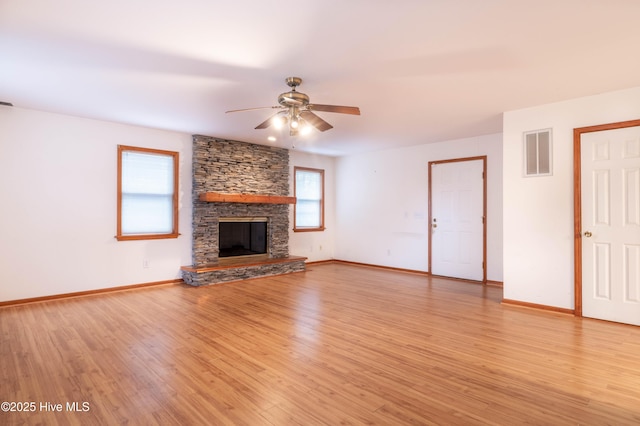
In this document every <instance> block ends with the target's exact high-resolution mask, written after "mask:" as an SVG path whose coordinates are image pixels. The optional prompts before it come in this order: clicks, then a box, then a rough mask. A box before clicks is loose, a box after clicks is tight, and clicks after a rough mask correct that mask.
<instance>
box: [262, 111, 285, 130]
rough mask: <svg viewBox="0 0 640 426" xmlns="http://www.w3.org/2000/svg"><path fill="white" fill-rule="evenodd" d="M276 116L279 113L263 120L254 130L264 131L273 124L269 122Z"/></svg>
mask: <svg viewBox="0 0 640 426" xmlns="http://www.w3.org/2000/svg"><path fill="white" fill-rule="evenodd" d="M278 114H280V113H279V112H277V113H275V114H273V115H272V116H271V117H269V118H267V119H266V120H264V121H263V122H262V123H260V124H258V125H257V126H256V129H266V128H267V127H269V126H271V124H273V122H272V121H271V120H273V117H275V116H277V115H278Z"/></svg>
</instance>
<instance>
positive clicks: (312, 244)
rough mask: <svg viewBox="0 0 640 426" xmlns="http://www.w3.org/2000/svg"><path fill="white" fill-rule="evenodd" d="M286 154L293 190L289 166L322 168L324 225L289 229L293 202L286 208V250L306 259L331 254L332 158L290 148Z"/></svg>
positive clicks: (316, 258)
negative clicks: (308, 229) (310, 229)
mask: <svg viewBox="0 0 640 426" xmlns="http://www.w3.org/2000/svg"><path fill="white" fill-rule="evenodd" d="M289 152H290V156H289V168H290V171H289V188H290V191H291V194H292V195H294V194H293V177H294V173H293V168H294V166H297V167H310V168H314V169H322V170H324V180H325V182H324V209H325V216H324V226H325V228H326V229H325V230H324V231H321V232H293V206H292V207H291V209H290V210H289V225H290V229H291V230H290V231H289V254H291V255H292V256H305V257H307V262H316V261H321V260H329V259H333V258H334V245H335V234H336V231H337V230H336V219H335V207H336V196H335V193H336V184H335V158H334V157H327V156H323V155H315V154H307V153H304V152H300V151H296V150H295V149H294V150H291V151H289Z"/></svg>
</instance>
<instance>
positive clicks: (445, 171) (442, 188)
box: [428, 156, 487, 283]
mask: <svg viewBox="0 0 640 426" xmlns="http://www.w3.org/2000/svg"><path fill="white" fill-rule="evenodd" d="M486 170H487V157H486V156H479V157H469V158H458V159H452V160H442V161H432V162H429V261H428V263H429V273H430V274H431V275H439V276H445V277H451V278H460V279H465V280H472V281H481V282H483V283H484V282H486V281H487V273H486V264H487V259H486V257H487V256H486V248H487V238H486V231H487V225H486V222H487V221H486V212H487V206H486V205H487V196H486V192H487V184H486V174H487V172H486Z"/></svg>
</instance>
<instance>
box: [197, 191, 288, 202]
mask: <svg viewBox="0 0 640 426" xmlns="http://www.w3.org/2000/svg"><path fill="white" fill-rule="evenodd" d="M199 198H200V201H208V202H214V203H260V204H295V203H296V197H285V196H282V195H260V194H223V193H220V192H203V193H201V194H200V196H199Z"/></svg>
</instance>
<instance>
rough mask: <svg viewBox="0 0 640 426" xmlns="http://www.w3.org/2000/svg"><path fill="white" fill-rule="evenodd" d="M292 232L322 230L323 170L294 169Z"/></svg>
mask: <svg viewBox="0 0 640 426" xmlns="http://www.w3.org/2000/svg"><path fill="white" fill-rule="evenodd" d="M294 175H295V177H294V180H293V192H294V193H295V195H296V204H295V205H294V207H293V230H294V231H323V230H324V170H319V169H308V168H304V167H294Z"/></svg>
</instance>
